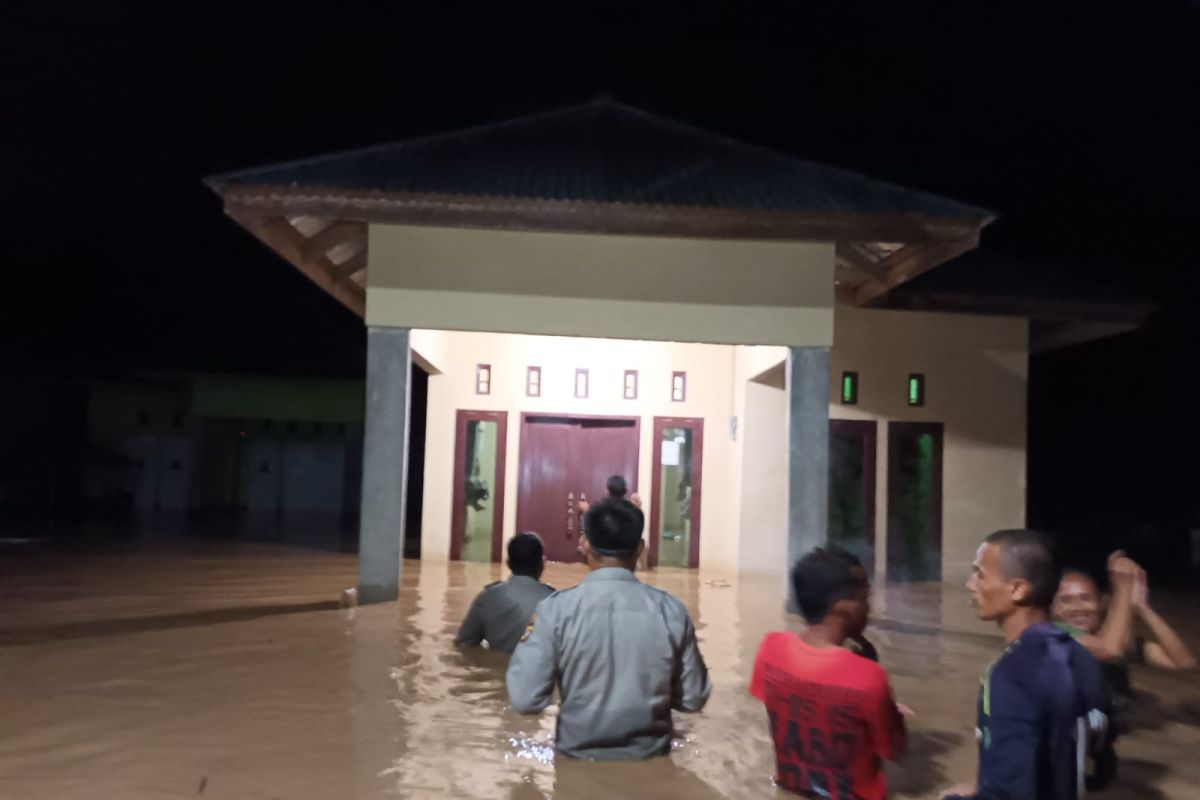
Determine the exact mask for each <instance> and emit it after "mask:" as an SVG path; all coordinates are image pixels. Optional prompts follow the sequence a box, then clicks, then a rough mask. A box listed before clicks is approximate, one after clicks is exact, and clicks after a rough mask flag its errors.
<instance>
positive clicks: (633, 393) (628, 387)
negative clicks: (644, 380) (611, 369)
mask: <svg viewBox="0 0 1200 800" xmlns="http://www.w3.org/2000/svg"><path fill="white" fill-rule="evenodd" d="M637 385H638V373H637V370H636V369H627V370H625V388H624V390H623V396H624V398H625V399H626V400H637V392H638V387H637Z"/></svg>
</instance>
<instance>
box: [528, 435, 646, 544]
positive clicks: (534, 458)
mask: <svg viewBox="0 0 1200 800" xmlns="http://www.w3.org/2000/svg"><path fill="white" fill-rule="evenodd" d="M638 432H639V424H638V420H637V419H636V418H626V417H620V418H616V417H580V416H568V415H553V414H524V415H522V418H521V457H520V478H519V484H518V490H517V530H519V531H532V532H534V533H536V534H538V535H539V536H541V537H542V541H543V542H544V543H545V546H546V558H548V559H549V560H551V561H578V560H579V555H578V553H577V548H578V547H579V530H580V525H581V520H580V516H579V511H578V502H579V495H580V494H581V493H584V494H587V496H588V499H590V500H598V499H600V498H601V497H603V496H604V493H605V489H604V484H605V481H607V479H608V477H609V476H610V475H623V476H625V480H626V481H627V482H628V483H629V484H630V486H631V487H636V486H637V460H638V435H639V433H638Z"/></svg>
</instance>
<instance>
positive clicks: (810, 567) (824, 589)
mask: <svg viewBox="0 0 1200 800" xmlns="http://www.w3.org/2000/svg"><path fill="white" fill-rule="evenodd" d="M860 586H861V582H860V581H859V580H858V579H856V578H855V577H854V570H853V567H852V565H851V563H850V562H849V561H848V560H847V559H845V558H843V557H841V556H838V555H835V554H833V553H831V552H829V551H828V550H825V549H822V548H817V549H816V550H813V551H812V552H810V553H808V554H806V555H804V556H802V557H801V558H800V560H799V561H797V562H796V564H795V565H794V566H793V567H792V590H793V591H794V592H795V593H796V603H797V605H799V606H800V613H801V614H803V615H804V620H805V621H806V622H807V623H809V624H810V625H815V624H816V623H818V622H820V621H822V620H823V619H825V616H826V615H827V614H828V613H829V610H830V609H831V608H833V604H834V603H836V602H837V601H838V600H844V599H846V598H847V597H853V596H854V593H855V592H856V591H858V590H859V589H860Z"/></svg>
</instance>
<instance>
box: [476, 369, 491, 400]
mask: <svg viewBox="0 0 1200 800" xmlns="http://www.w3.org/2000/svg"><path fill="white" fill-rule="evenodd" d="M491 393H492V365H491V364H476V365H475V394H491Z"/></svg>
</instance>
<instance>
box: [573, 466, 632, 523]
mask: <svg viewBox="0 0 1200 800" xmlns="http://www.w3.org/2000/svg"><path fill="white" fill-rule="evenodd" d="M604 490H605V492H607V496H608V497H610V498H612V499H613V500H624V499H626V498H625V495H626V494H628V493H629V484H627V483H626V482H625V479H624V478H623V477H621V476H620V475H611V476H609V478H608V480H607V481H605V483H604ZM628 499H629V502H631V503H633V504H634V505H635V506H637V507H638V508H641V507H642V496H641V495H640V494H638V493H637V492H634V493H633V494H631V495H629V498H628ZM576 507H577V508H578V509H579V513H580V515H581V516H582V515H585V514H587V511H588V508H590V507H591V502H590V501H589V500H588V499H587V492H580V493H579V502H578V503H576Z"/></svg>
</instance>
